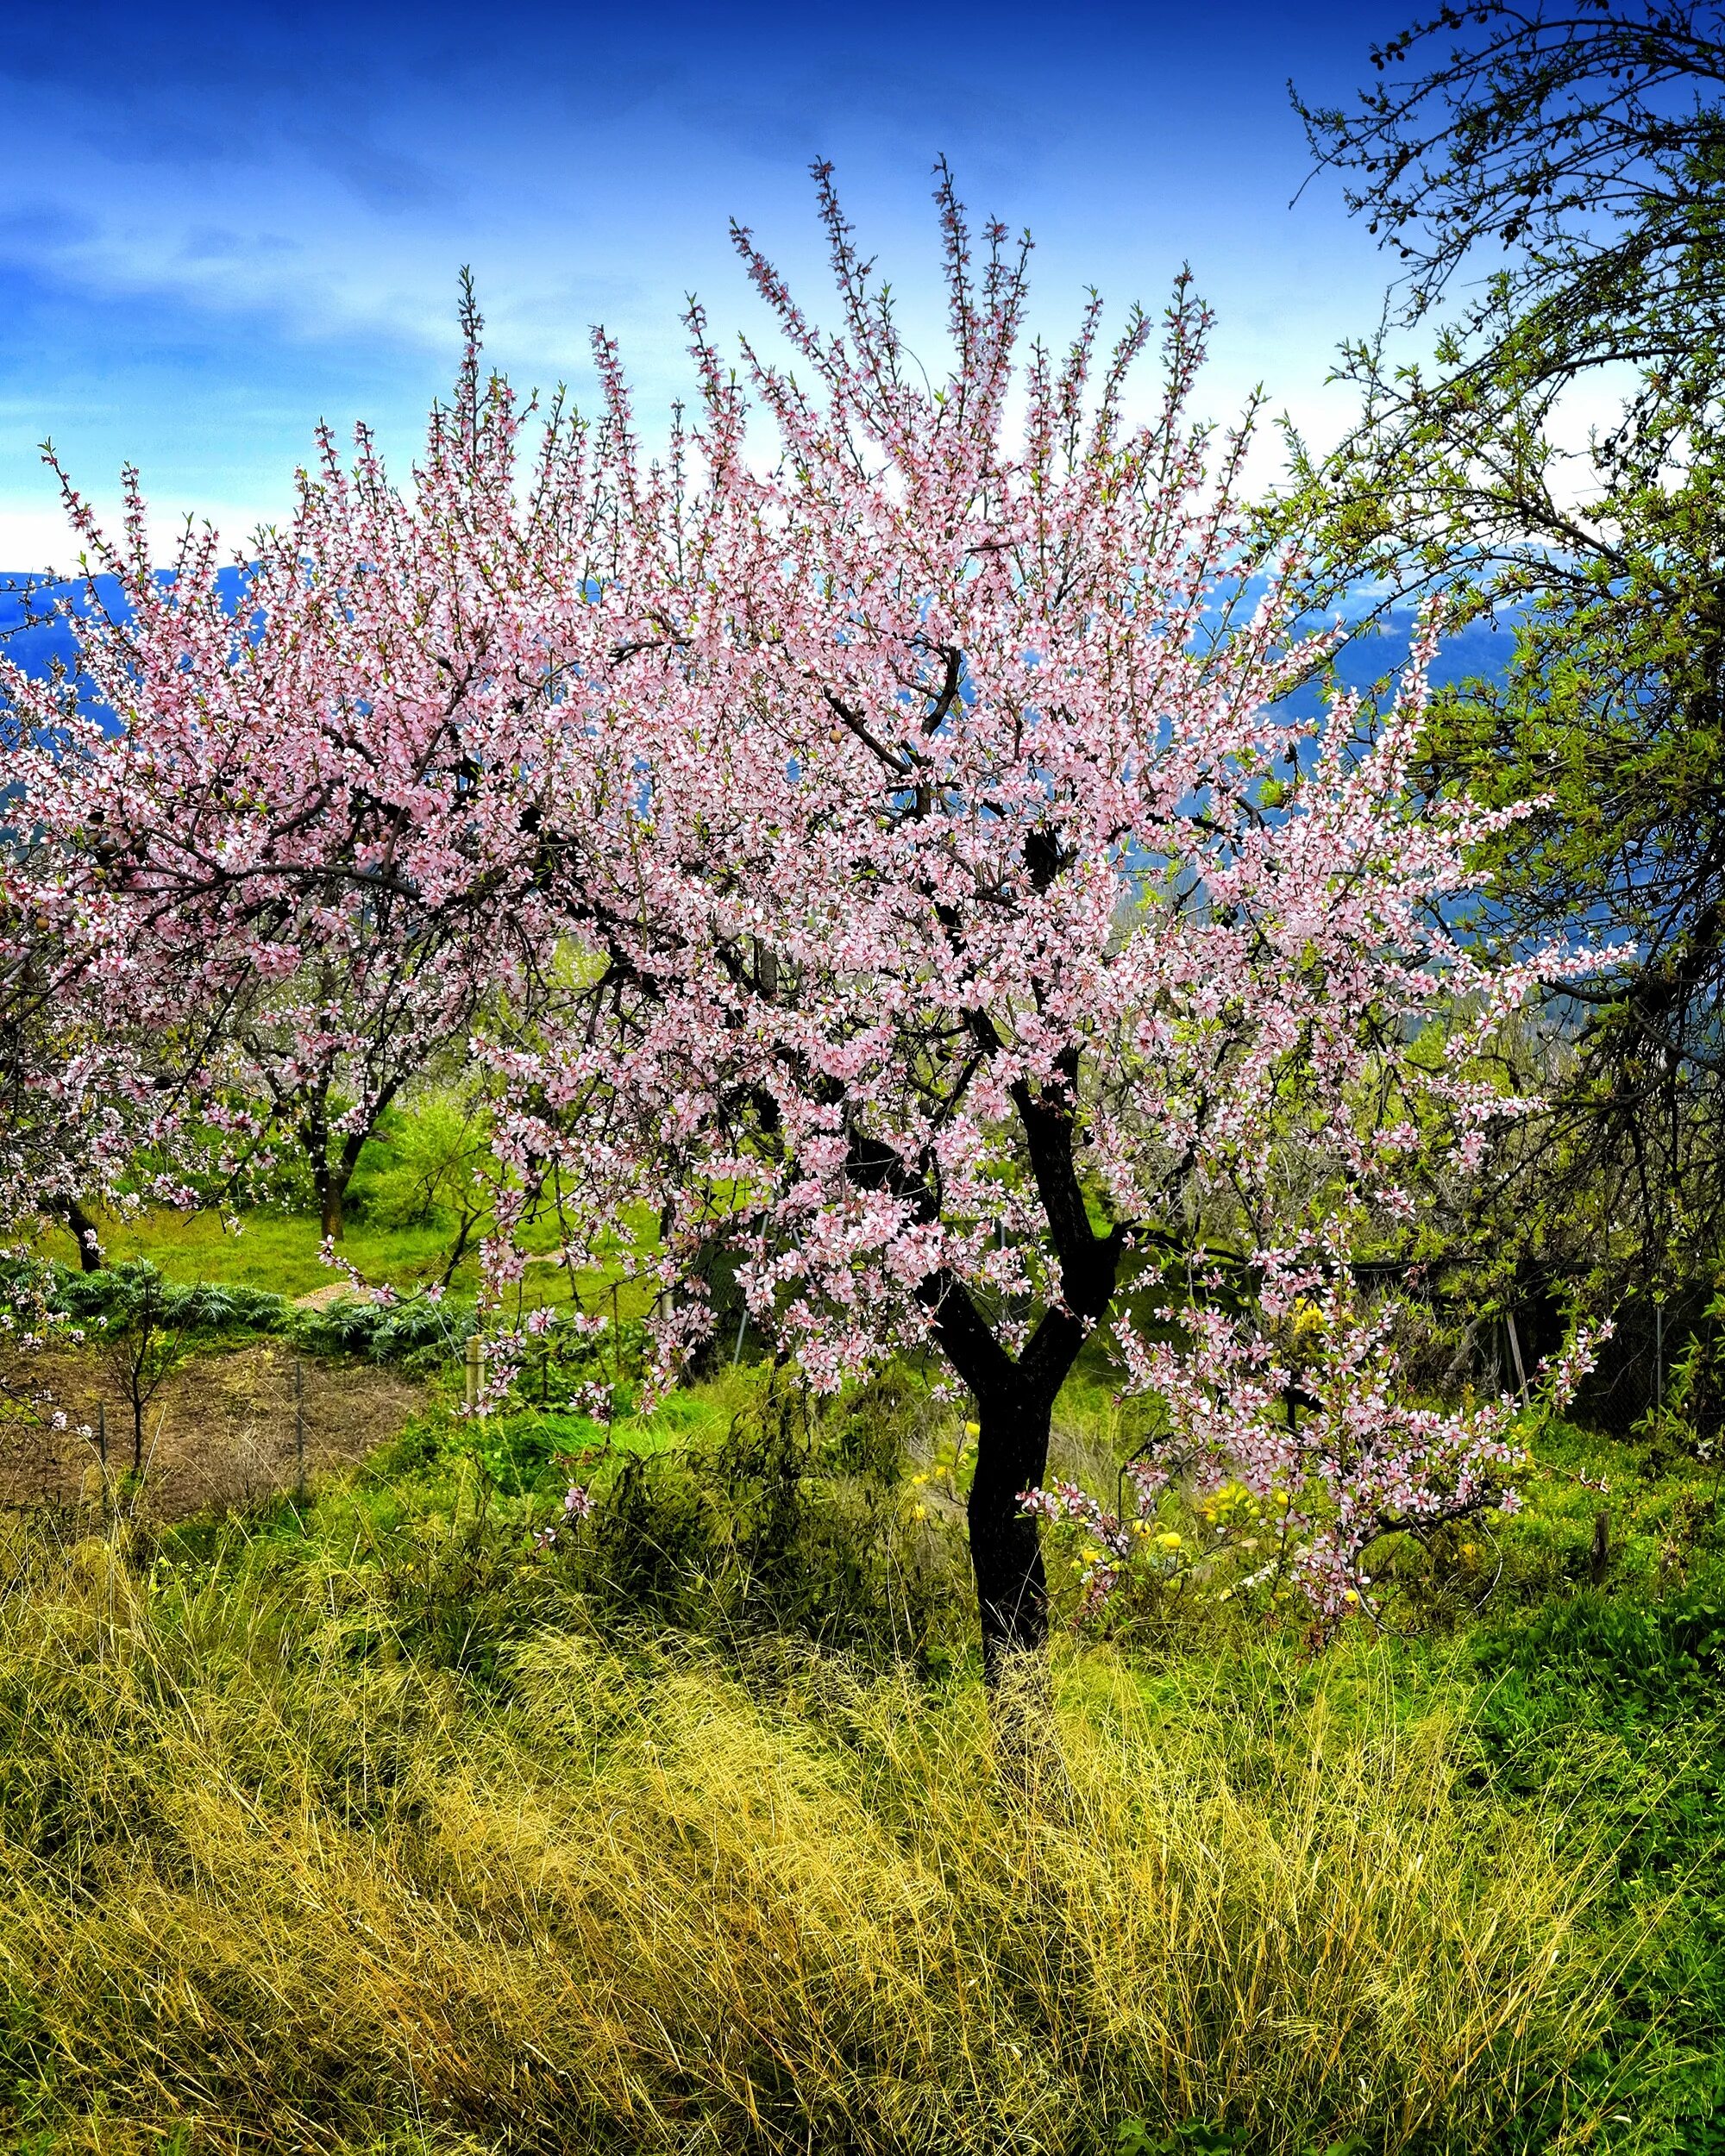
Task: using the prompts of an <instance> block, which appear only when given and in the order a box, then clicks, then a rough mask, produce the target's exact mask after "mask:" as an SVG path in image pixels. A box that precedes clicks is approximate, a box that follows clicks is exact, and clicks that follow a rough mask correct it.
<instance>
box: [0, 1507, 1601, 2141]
mask: <svg viewBox="0 0 1725 2156" xmlns="http://www.w3.org/2000/svg"><path fill="white" fill-rule="evenodd" d="M320 1612H321V1614H320ZM9 1615H10V1621H9V1626H8V1628H7V1631H6V1633H5V1642H4V1645H3V1646H0V2000H3V2001H4V2002H5V2012H4V2015H3V2018H0V2066H3V2068H4V2078H3V2079H0V2088H10V2087H12V2086H13V2085H15V2084H16V2085H17V2086H18V2088H19V2090H20V2111H21V2115H28V2114H29V2113H30V2111H31V2108H32V2105H34V2107H35V2109H36V2112H37V2113H38V2115H40V2116H41V2117H42V2118H44V2119H52V2120H54V2121H57V2122H60V2133H61V2135H62V2137H63V2138H62V2141H61V2144H60V2145H63V2146H66V2147H73V2146H87V2147H101V2148H104V2149H119V2148H122V2147H123V2148H130V2147H140V2148H142V2147H158V2146H160V2140H159V2137H160V2136H161V2135H164V2134H169V2133H171V2132H173V2131H174V2130H175V2129H180V2130H182V2131H183V2132H184V2133H185V2135H186V2137H187V2141H186V2144H185V2145H190V2146H198V2147H202V2146H208V2147H220V2148H228V2147H240V2146H250V2147H273V2148H336V2147H353V2148H355V2149H357V2148H361V2147H378V2146H381V2145H382V2144H383V2143H385V2142H389V2141H391V2140H392V2139H398V2140H400V2141H401V2142H402V2145H403V2146H404V2147H405V2146H412V2147H419V2148H425V2147H430V2148H435V2149H437V2150H442V2151H454V2150H457V2149H468V2148H472V2149H478V2148H492V2147H504V2146H507V2147H510V2148H512V2149H535V2150H536V2149H545V2150H554V2149H555V2150H573V2151H585V2150H594V2151H599V2150H612V2149H618V2150H622V2149H629V2150H639V2151H642V2152H666V2153H667V2156H668V2153H669V2152H676V2153H677V2156H695V2153H696V2152H702V2153H703V2156H707V2153H710V2156H737V2153H738V2152H744V2151H750V2152H754V2151H758V2152H768V2151H770V2152H775V2156H776V2153H777V2152H784V2153H785V2156H789V2152H792V2151H800V2152H810V2151H817V2150H819V2151H831V2152H840V2151H843V2152H848V2153H851V2156H874V2153H875V2152H888V2151H893V2152H905V2153H906V2156H909V2153H910V2152H917V2156H946V2153H947V2152H952V2153H953V2156H959V2153H960V2152H963V2156H971V2153H972V2152H974V2153H975V2156H984V2152H988V2156H995V2153H996V2152H1004V2151H1018V2152H1025V2156H1031V2153H1032V2152H1044V2151H1047V2152H1062V2156H1078V2153H1079V2152H1084V2151H1090V2150H1101V2149H1103V2148H1106V2147H1109V2146H1110V2145H1111V2140H1112V2134H1113V2128H1114V2126H1115V2125H1116V2124H1117V2122H1119V2121H1120V2119H1121V2118H1122V2117H1125V2116H1127V2115H1142V2116H1144V2117H1145V2118H1146V2119H1148V2120H1150V2121H1151V2122H1178V2121H1182V2120H1187V2119H1196V2118H1207V2119H1222V2118H1226V2120H1227V2121H1228V2122H1230V2124H1231V2125H1233V2127H1235V2128H1238V2129H1239V2131H1240V2132H1241V2133H1242V2134H1245V2136H1246V2137H1248V2138H1249V2139H1250V2140H1251V2142H1252V2143H1253V2145H1254V2146H1261V2147H1264V2148H1265V2149H1279V2148H1287V2149H1290V2150H1294V2149H1298V2148H1300V2147H1303V2146H1306V2145H1308V2144H1312V2143H1316V2144H1317V2145H1320V2146H1321V2145H1322V2144H1323V2143H1324V2142H1326V2141H1327V2140H1332V2139H1333V2138H1335V2137H1338V2136H1339V2135H1343V2134H1350V2133H1354V2132H1358V2133H1360V2134H1363V2135H1364V2137H1365V2138H1366V2140H1367V2141H1368V2142H1369V2144H1370V2145H1371V2146H1372V2147H1384V2148H1396V2147H1402V2146H1404V2145H1406V2144H1407V2143H1408V2142H1409V2141H1411V2140H1415V2138H1416V2137H1423V2136H1425V2135H1427V2134H1431V2135H1434V2136H1435V2138H1436V2140H1438V2141H1439V2142H1440V2143H1441V2144H1443V2145H1446V2146H1448V2147H1454V2148H1458V2149H1465V2148H1469V2147H1484V2144H1485V2142H1486V2141H1487V2140H1488V2138H1489V2136H1490V2130H1491V2127H1492V2122H1494V2121H1497V2122H1501V2121H1502V2119H1503V2118H1504V2117H1505V2116H1506V2115H1509V2113H1510V2112H1512V2111H1513V2110H1514V2109H1515V2106H1516V2103H1517V2102H1518V2100H1519V2099H1520V2097H1521V2095H1522V2094H1523V2093H1524V2092H1526V2091H1527V2090H1533V2089H1536V2088H1537V2089H1539V2090H1550V2089H1552V2088H1553V2087H1560V2086H1561V2085H1562V2084H1563V2083H1564V2080H1565V2076H1566V2074H1567V2072H1568V2071H1569V2069H1570V2067H1571V2065H1572V2063H1573V2062H1574V2061H1576V2060H1577V2059H1578V2058H1579V2057H1580V2055H1581V2054H1583V2053H1585V2052H1586V2051H1587V2050H1588V2048H1589V2046H1590V2043H1591V2042H1592V2040H1593V2038H1594V2036H1595V2034H1596V2030H1597V2028H1598V2027H1599V2025H1600V2023H1601V2022H1602V2021H1603V2016H1604V2014H1605V2011H1606V2000H1607V1992H1608V1989H1609V1967H1608V1965H1607V1964H1608V1963H1609V1947H1608V1946H1607V1945H1606V1944H1605V1943H1603V1941H1602V1939H1601V1937H1600V1935H1599V1934H1598V1932H1597V1928H1596V1927H1593V1926H1591V1925H1590V1923H1589V1921H1588V1915H1589V1908H1590V1901H1591V1899H1592V1896H1593V1893H1594V1886H1595V1882H1596V1877H1597V1875H1598V1872H1599V1858H1600V1852H1598V1851H1596V1849H1592V1848H1590V1847H1588V1846H1576V1844H1575V1843H1574V1841H1573V1839H1572V1836H1571V1831H1570V1830H1569V1829H1568V1828H1567V1827H1565V1822H1564V1821H1561V1820H1559V1819H1556V1818H1550V1817H1539V1816H1535V1815H1530V1814H1527V1813H1521V1814H1510V1813H1509V1812H1507V1811H1505V1810H1503V1809H1502V1808H1498V1807H1496V1805H1495V1804H1493V1803H1492V1802H1490V1801H1488V1800H1487V1799H1485V1798H1484V1797H1482V1796H1477V1795H1471V1794H1469V1793H1468V1792H1466V1791H1465V1789H1459V1788H1458V1785H1457V1779H1456V1774H1455V1768H1454V1747H1453V1738H1454V1732H1453V1730H1452V1728H1451V1727H1449V1726H1448V1725H1447V1724H1446V1722H1445V1721H1444V1720H1443V1719H1442V1718H1441V1717H1440V1716H1438V1715H1435V1714H1432V1715H1427V1717H1426V1718H1424V1719H1422V1720H1414V1721H1408V1720H1405V1719H1398V1716H1397V1714H1396V1712H1395V1711H1394V1707H1393V1702H1392V1701H1391V1699H1390V1696H1389V1691H1388V1689H1387V1686H1386V1687H1385V1688H1384V1689H1383V1690H1382V1691H1380V1692H1378V1693H1377V1694H1373V1693H1372V1691H1371V1688H1370V1687H1368V1688H1367V1689H1366V1692H1365V1695H1364V1697H1363V1698H1362V1696H1361V1695H1360V1693H1359V1690H1358V1684H1357V1683H1356V1685H1355V1688H1354V1689H1353V1691H1352V1694H1351V1695H1350V1699H1349V1703H1348V1705H1347V1708H1346V1713H1344V1712H1343V1711H1342V1708H1341V1707H1340V1706H1339V1705H1335V1704H1332V1703H1331V1702H1328V1701H1327V1697H1326V1695H1325V1694H1324V1693H1323V1692H1322V1691H1320V1693H1319V1694H1318V1695H1317V1699H1316V1702H1315V1704H1311V1705H1308V1706H1307V1707H1305V1708H1300V1709H1293V1708H1283V1707H1279V1706H1278V1705H1277V1695H1276V1694H1275V1693H1274V1691H1273V1689H1271V1688H1269V1687H1266V1689H1265V1690H1264V1692H1263V1694H1262V1695H1259V1696H1257V1697H1252V1696H1246V1695H1241V1694H1240V1693H1239V1690H1238V1689H1236V1690H1235V1691H1233V1692H1232V1693H1226V1692H1224V1691H1222V1690H1220V1689H1216V1688H1214V1687H1210V1688H1208V1689H1207V1688H1206V1686H1205V1685H1204V1684H1203V1683H1201V1682H1200V1681H1199V1680H1198V1679H1196V1678H1195V1679H1193V1680H1192V1681H1191V1683H1190V1684H1189V1688H1188V1689H1187V1690H1186V1691H1185V1692H1183V1693H1182V1691H1180V1690H1179V1689H1175V1688H1174V1687H1173V1685H1172V1683H1171V1681H1170V1682H1166V1683H1164V1684H1162V1685H1161V1686H1160V1687H1158V1689H1157V1690H1156V1691H1155V1692H1154V1693H1153V1694H1148V1695H1147V1694H1146V1692H1145V1689H1144V1688H1143V1687H1142V1685H1141V1683H1140V1682H1139V1681H1138V1680H1137V1679H1135V1678H1134V1677H1133V1675H1132V1672H1131V1671H1130V1670H1128V1669H1127V1668H1126V1666H1125V1665H1124V1664H1122V1663H1120V1661H1118V1660H1116V1659H1114V1658H1111V1657H1110V1656H1108V1655H1106V1654H1101V1653H1097V1654H1092V1655H1087V1656H1084V1657H1080V1658H1073V1659H1071V1660H1069V1661H1068V1662H1067V1663H1066V1664H1063V1666H1062V1668H1061V1669H1060V1670H1058V1672H1057V1683H1056V1687H1055V1689H1056V1701H1055V1708H1054V1715H1053V1721H1052V1727H1051V1733H1050V1734H1049V1736H1048V1737H1047V1739H1046V1741H1045V1743H1044V1744H1043V1745H1040V1746H1038V1747H1035V1748H1033V1766H1032V1768H1030V1769H1026V1771H1025V1772H1023V1773H1021V1774H1020V1775H1019V1776H1018V1777H1015V1778H1009V1779H1008V1780H1007V1781H1004V1782H1003V1780H1002V1777H1001V1776H1000V1773H999V1771H998V1769H997V1762H996V1760H995V1758H994V1751H993V1747H992V1745H991V1742H990V1739H989V1736H988V1722H987V1717H986V1715H985V1714H984V1711H983V1708H982V1701H981V1698H980V1695H978V1693H977V1692H976V1691H975V1690H974V1689H971V1688H969V1687H968V1686H955V1687H952V1688H950V1689H947V1690H945V1691H944V1692H942V1693H940V1694H938V1695H929V1694H928V1693H926V1692H924V1691H920V1690H919V1689H916V1688H914V1687H913V1686H912V1685H911V1684H910V1683H907V1682H906V1683H900V1682H899V1681H896V1680H892V1679H880V1678H873V1679H865V1678H863V1677H858V1676H856V1675H855V1674H853V1673H850V1672H848V1671H847V1670H845V1669H844V1667H842V1666H840V1665H837V1664H833V1663H831V1662H830V1661H822V1660H819V1659H815V1658H806V1659H803V1660H801V1661H800V1662H797V1663H794V1664H792V1663H789V1662H787V1660H786V1659H785V1658H784V1657H783V1656H782V1655H781V1656H780V1657H779V1658H777V1660H776V1661H775V1666H774V1667H773V1669H772V1670H771V1671H770V1673H768V1672H765V1671H763V1670H759V1669H757V1670H755V1671H754V1672H753V1674H752V1675H751V1674H750V1673H749V1672H748V1671H746V1670H742V1671H739V1670H724V1669H722V1668H720V1667H718V1666H717V1665H716V1664H714V1663H713V1662H712V1661H711V1660H710V1659H706V1660H698V1659H695V1658H693V1657H692V1656H691V1655H689V1654H687V1653H680V1652H678V1651H673V1650H672V1649H670V1648H669V1647H667V1646H665V1645H658V1646H655V1645H652V1644H651V1643H648V1642H644V1641H643V1642H637V1643H636V1644H635V1645H632V1646H630V1648H629V1649H628V1651H619V1650H618V1649H616V1648H607V1647H606V1646H605V1645H602V1644H600V1643H596V1642H594V1641H593V1640H592V1639H576V1638H568V1637H557V1638H550V1637H545V1638H541V1639H538V1640H536V1642H534V1643H533V1644H531V1645H530V1646H529V1647H527V1648H526V1649H525V1650H524V1651H522V1652H521V1653H520V1655H519V1657H518V1658H517V1664H516V1666H515V1668H514V1670H513V1675H512V1681H511V1683H510V1684H509V1685H508V1687H507V1688H506V1689H505V1690H504V1692H503V1693H502V1694H501V1695H498V1696H499V1699H500V1701H501V1703H500V1704H499V1703H498V1702H497V1700H493V1702H492V1703H489V1704H487V1703H485V1702H480V1700H478V1699H477V1698H476V1697H475V1696H474V1695H471V1694H469V1693H467V1692H465V1691H464V1690H463V1689H461V1687H460V1686H459V1685H458V1684H457V1683H456V1682H455V1680H454V1679H452V1678H450V1677H447V1676H445V1675H441V1674H438V1673H436V1672H430V1671H425V1670H419V1669H416V1668H415V1667H414V1666H412V1665H411V1664H409V1663H407V1662H406V1661H398V1662H397V1663H395V1664H393V1665H391V1664H390V1663H389V1662H388V1660H387V1658H380V1657H379V1656H377V1655H376V1654H375V1653H374V1652H367V1654H365V1655H363V1656H361V1655H360V1654H358V1652H357V1651H356V1649H355V1644H354V1626H353V1622H352V1619H351V1615H350V1614H349V1612H348V1605H347V1604H346V1603H344V1601H343V1599H342V1595H338V1594H336V1593H333V1592H331V1593H329V1594H328V1595H323V1596H322V1597H321V1598H320V1595H319V1592H318V1589H317V1583H315V1582H313V1583H311V1584H310V1585H307V1584H305V1583H300V1584H299V1585H298V1587H296V1589H295V1591H294V1595H293V1596H292V1598H290V1597H288V1596H286V1595H285V1592H283V1591H280V1590H275V1589H270V1588H269V1587H267V1585H265V1584H263V1583H260V1580H259V1579H257V1578H255V1577H252V1578H249V1579H248V1580H245V1581H241V1580H235V1581H232V1582H226V1581H223V1580H222V1579H221V1578H220V1576H219V1574H218V1576H216V1579H215V1580H214V1581H213V1582H212V1581H210V1580H199V1581H192V1582H190V1583H179V1582H177V1581H173V1580H160V1579H159V1580H157V1581H156V1582H155V1583H153V1584H152V1583H147V1582H144V1583H140V1582H138V1581H137V1580H135V1578H133V1577H131V1576H129V1575H128V1574H126V1573H125V1571H124V1570H123V1569H122V1568H120V1567H116V1565H114V1564H111V1563H110V1561H109V1559H108V1558H107V1557H106V1556H105V1554H103V1552H102V1551H99V1550H97V1549H95V1548H85V1549H83V1550H81V1551H75V1552H73V1553H72V1558H71V1561H70V1562H68V1563H66V1564H63V1565H57V1566H55V1567H54V1568H53V1570H52V1573H51V1575H49V1574H41V1575H39V1576H37V1577H36V1578H35V1579H34V1583H31V1584H29V1585H28V1586H25V1587H22V1588H21V1589H19V1591H18V1593H17V1594H16V1595H15V1596H14V1598H13V1601H12V1602H11V1605H10V1612H9ZM1353 1674H1354V1677H1355V1678H1356V1679H1357V1678H1358V1668H1356V1669H1355V1670H1354V1672H1353ZM31 2092H34V2094H32V2093H31ZM0 2101H3V2099H0ZM1575 2125H1576V2128H1577V2131H1578V2133H1582V2132H1584V2129H1585V2128H1586V2125H1587V2121H1586V2119H1585V2118H1584V2117H1581V2116H1578V2118H1577V2120H1576V2122H1575ZM1562 2139H1563V2136H1562V2135H1559V2139H1558V2144H1557V2145H1559V2146H1560V2145H1561V2141H1562ZM1547 2145H1548V2146H1550V2145H1552V2144H1549V2143H1548V2144H1547Z"/></svg>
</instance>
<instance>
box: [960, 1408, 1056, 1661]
mask: <svg viewBox="0 0 1725 2156" xmlns="http://www.w3.org/2000/svg"><path fill="white" fill-rule="evenodd" d="M1052 1419H1053V1411H1052V1404H1051V1402H1050V1401H1044V1400H1039V1399H1035V1398H1031V1397H1027V1396H1026V1395H1025V1394H1024V1393H1022V1392H1020V1393H1018V1394H1017V1395H1014V1394H1013V1392H1012V1391H1011V1390H1010V1389H1009V1388H1003V1389H1002V1390H1001V1391H1000V1392H999V1393H994V1394H992V1395H990V1396H989V1397H987V1398H981V1399H979V1400H978V1401H977V1426H978V1429H979V1431H980V1432H981V1435H980V1436H979V1437H978V1438H977V1440H976V1473H975V1477H974V1479H973V1480H972V1482H971V1484H970V1500H969V1507H968V1514H969V1526H970V1566H971V1570H972V1571H973V1572H974V1573H975V1576H976V1608H977V1614H978V1615H979V1616H980V1618H981V1620H982V1669H983V1674H984V1677H986V1679H987V1681H988V1683H989V1684H990V1685H994V1684H996V1683H999V1681H1000V1673H1001V1670H1002V1669H1003V1667H1004V1665H1005V1664H1006V1663H1007V1659H1008V1658H1009V1657H1011V1656H1013V1655H1014V1654H1020V1653H1024V1652H1026V1651H1031V1650H1033V1649H1036V1648H1038V1647H1041V1646H1043V1645H1045V1644H1046V1642H1047V1639H1048V1578H1047V1575H1046V1573H1045V1572H1044V1570H1043V1563H1042V1543H1041V1540H1040V1538H1039V1535H1038V1529H1037V1523H1036V1521H1035V1520H1033V1519H1027V1518H1026V1516H1025V1514H1024V1512H1023V1510H1022V1508H1021V1507H1020V1504H1019V1498H1020V1497H1021V1495H1023V1493H1024V1492H1025V1491H1026V1490H1029V1489H1037V1488H1038V1485H1039V1484H1040V1483H1041V1482H1042V1479H1043V1476H1044V1474H1045V1473H1046V1472H1047V1470H1048V1439H1049V1430H1050V1426H1051V1421H1052Z"/></svg>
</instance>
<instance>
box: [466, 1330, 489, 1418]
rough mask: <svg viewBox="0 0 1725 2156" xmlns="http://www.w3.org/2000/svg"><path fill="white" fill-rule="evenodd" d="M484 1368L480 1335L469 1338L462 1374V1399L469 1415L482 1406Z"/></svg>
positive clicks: (473, 1334)
mask: <svg viewBox="0 0 1725 2156" xmlns="http://www.w3.org/2000/svg"><path fill="white" fill-rule="evenodd" d="M483 1367H484V1363H483V1357H482V1355H481V1351H480V1341H479V1335H478V1334H477V1333H476V1332H475V1333H470V1334H469V1335H468V1336H467V1361H466V1366H465V1368H464V1369H463V1372H462V1387H461V1398H462V1402H463V1405H464V1406H465V1407H466V1408H467V1413H469V1414H472V1413H474V1411H475V1409H476V1408H477V1407H479V1404H480V1371H481V1369H483Z"/></svg>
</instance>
